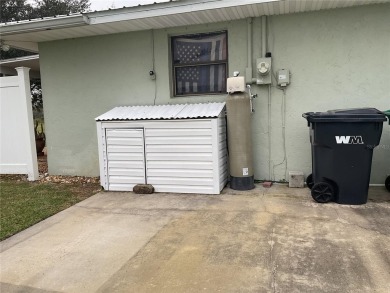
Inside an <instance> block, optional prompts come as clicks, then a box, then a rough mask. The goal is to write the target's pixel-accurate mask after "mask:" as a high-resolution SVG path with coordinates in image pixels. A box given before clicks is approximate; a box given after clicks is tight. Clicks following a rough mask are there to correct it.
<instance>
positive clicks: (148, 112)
mask: <svg viewBox="0 0 390 293" xmlns="http://www.w3.org/2000/svg"><path fill="white" fill-rule="evenodd" d="M224 107H225V103H204V104H178V105H156V106H123V107H115V108H114V109H112V110H110V111H108V112H106V113H104V114H103V115H100V116H99V117H97V118H95V120H96V121H128V120H171V119H195V118H215V117H218V116H219V114H221V112H222V110H223V109H224Z"/></svg>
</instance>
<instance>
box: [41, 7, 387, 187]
mask: <svg viewBox="0 0 390 293" xmlns="http://www.w3.org/2000/svg"><path fill="white" fill-rule="evenodd" d="M389 15H390V5H389V4H380V5H379V4H378V5H369V6H360V7H354V8H345V9H337V10H326V11H320V12H311V13H299V14H290V15H281V16H271V17H269V18H268V23H269V33H268V50H267V51H270V52H272V57H273V59H272V62H273V64H272V65H273V70H274V71H276V70H277V69H281V68H287V69H289V70H290V71H291V73H292V78H291V84H290V86H289V87H288V88H287V91H286V129H285V133H286V136H285V138H286V147H287V148H286V151H287V167H286V165H285V161H284V147H283V136H282V123H281V121H282V112H281V103H282V98H283V93H282V91H280V90H279V89H277V88H276V87H272V90H271V92H272V98H271V135H270V136H271V166H272V168H271V169H272V170H271V173H270V172H269V161H268V160H269V148H268V145H269V144H268V96H267V86H261V87H260V86H256V85H253V86H252V89H253V92H254V93H258V98H257V99H256V100H255V109H256V112H255V114H253V131H252V132H253V145H254V158H255V163H254V166H255V178H256V179H274V180H283V179H286V177H285V174H286V171H289V170H301V171H304V172H305V173H306V174H308V173H310V169H311V156H310V143H309V137H308V127H307V124H306V121H305V120H304V119H303V118H302V117H301V115H302V113H304V112H308V111H326V110H329V109H337V108H355V107H376V108H378V109H382V110H385V109H389V108H390V93H389V88H388V83H389V80H390V25H389V17H388V16H389ZM222 29H226V30H227V31H228V46H229V75H232V73H233V71H235V70H238V71H240V72H241V73H242V74H243V75H244V74H245V68H246V67H247V64H246V63H247V20H240V21H232V22H227V23H219V24H210V25H201V26H191V27H180V28H171V29H166V30H156V31H154V32H151V31H142V32H132V33H122V34H115V35H105V36H98V37H88V38H79V39H68V40H62V41H54V42H47V43H40V44H39V51H40V59H41V75H42V84H43V94H44V111H45V123H46V131H47V146H48V162H49V173H50V174H68V175H89V176H98V174H99V168H98V165H99V162H98V155H97V139H96V126H95V122H94V118H95V117H96V116H98V115H100V114H102V113H104V112H106V111H108V110H110V109H111V108H113V107H115V106H119V105H151V104H153V102H154V100H155V101H156V104H168V103H170V104H176V103H185V102H190V103H199V102H208V101H224V100H225V98H226V97H225V96H224V95H219V96H218V95H217V96H215V95H214V96H201V97H199V96H196V97H186V98H172V97H171V95H172V94H171V90H170V84H171V80H170V72H171V68H170V63H169V58H170V52H169V36H170V35H178V34H189V33H198V32H212V31H218V30H222ZM153 35H154V59H155V72H156V74H157V78H156V80H151V79H150V78H149V70H151V69H152V59H153V58H152V56H153V49H152V44H153V39H152V38H153ZM252 47H253V56H252V59H253V64H252V67H253V68H254V67H255V61H256V58H258V57H261V19H260V18H256V19H254V20H253V46H252ZM282 162H284V163H283V164H281V163H282ZM386 174H390V126H388V125H384V131H383V136H382V141H381V146H380V147H378V148H377V149H376V150H375V154H374V162H373V169H372V180H371V181H372V183H377V184H383V183H384V179H385V175H386Z"/></svg>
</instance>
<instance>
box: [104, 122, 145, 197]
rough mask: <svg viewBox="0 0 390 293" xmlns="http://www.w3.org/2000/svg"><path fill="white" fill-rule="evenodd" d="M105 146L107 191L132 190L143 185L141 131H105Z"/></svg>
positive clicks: (142, 132) (143, 164) (143, 160)
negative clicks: (135, 186) (138, 185)
mask: <svg viewBox="0 0 390 293" xmlns="http://www.w3.org/2000/svg"><path fill="white" fill-rule="evenodd" d="M106 146H107V150H106V157H105V164H106V165H107V168H106V170H107V171H106V172H107V177H106V178H107V180H108V189H109V190H132V189H133V187H134V185H136V184H140V183H145V153H144V130H143V129H107V130H106Z"/></svg>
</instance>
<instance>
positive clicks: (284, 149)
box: [272, 88, 288, 179]
mask: <svg viewBox="0 0 390 293" xmlns="http://www.w3.org/2000/svg"><path fill="white" fill-rule="evenodd" d="M282 91H283V98H282V104H281V116H282V139H283V152H284V157H283V161H282V162H281V163H279V164H276V165H273V170H272V171H273V173H272V174H273V178H274V179H275V168H277V167H278V166H281V165H283V164H284V165H285V168H284V176H285V178H287V166H288V160H287V146H286V114H287V110H286V109H287V107H286V89H285V88H282Z"/></svg>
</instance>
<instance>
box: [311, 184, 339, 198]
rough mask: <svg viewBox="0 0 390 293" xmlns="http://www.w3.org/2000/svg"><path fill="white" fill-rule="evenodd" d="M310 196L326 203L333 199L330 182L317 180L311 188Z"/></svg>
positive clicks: (333, 193) (333, 194)
mask: <svg viewBox="0 0 390 293" xmlns="http://www.w3.org/2000/svg"><path fill="white" fill-rule="evenodd" d="M311 196H312V197H313V199H314V200H315V201H316V202H319V203H327V202H330V201H332V200H333V199H334V196H335V192H334V188H333V186H332V184H330V183H328V182H318V183H315V184H314V185H313V187H312V188H311Z"/></svg>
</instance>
